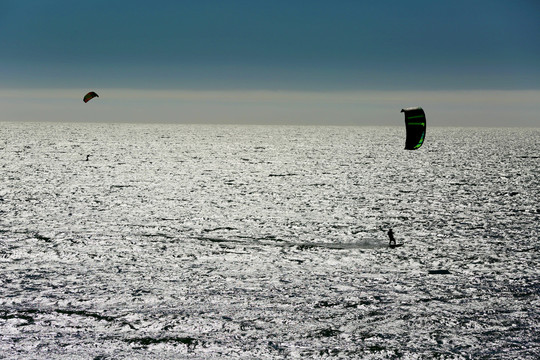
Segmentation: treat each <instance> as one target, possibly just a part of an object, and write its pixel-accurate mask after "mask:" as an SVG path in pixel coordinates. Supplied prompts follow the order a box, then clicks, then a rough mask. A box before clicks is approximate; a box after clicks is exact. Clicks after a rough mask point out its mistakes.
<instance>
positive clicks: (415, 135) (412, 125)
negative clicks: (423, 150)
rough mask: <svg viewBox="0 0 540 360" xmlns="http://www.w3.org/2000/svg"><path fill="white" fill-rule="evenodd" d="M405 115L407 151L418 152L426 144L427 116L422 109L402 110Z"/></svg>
mask: <svg viewBox="0 0 540 360" xmlns="http://www.w3.org/2000/svg"><path fill="white" fill-rule="evenodd" d="M401 112H402V113H405V129H406V130H407V139H406V140H405V150H416V149H418V148H419V147H420V146H422V144H423V143H424V138H425V137H426V114H425V113H424V110H423V109H422V108H421V107H410V108H405V109H401Z"/></svg>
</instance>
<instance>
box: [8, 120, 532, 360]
mask: <svg viewBox="0 0 540 360" xmlns="http://www.w3.org/2000/svg"><path fill="white" fill-rule="evenodd" d="M403 137H404V130H403V129H402V128H401V127H396V128H362V127H255V126H253V127H249V126H172V125H97V124H92V125H89V124H86V125H82V124H14V123H4V124H2V130H1V131H0V154H1V156H0V177H1V185H0V281H1V287H0V357H5V358H35V359H38V358H40V359H41V358H65V359H68V358H69V359H76V358H81V359H87V358H89V359H109V358H110V359H113V358H115V359H116V358H130V359H137V358H140V359H142V358H164V359H166V358H193V359H211V358H216V359H217V358H223V359H225V358H245V359H248V358H249V359H253V358H257V359H272V358H324V357H339V358H365V359H387V358H409V359H416V358H418V359H420V358H463V359H468V358H471V359H472V358H474V359H479V358H480V359H482V358H483V359H516V358H521V359H536V358H538V356H540V339H539V335H538V334H539V333H540V329H539V324H540V310H539V309H540V291H539V290H540V277H539V270H538V260H539V256H538V253H539V250H540V246H539V244H538V241H539V223H540V205H539V203H540V196H539V189H540V181H539V175H540V157H539V156H540V130H539V129H464V128H431V129H429V133H428V140H427V142H426V144H425V146H424V147H423V148H422V149H420V150H419V151H413V152H410V151H404V150H403V143H404V141H403ZM87 154H90V155H91V156H90V159H89V161H84V159H85V158H86V155H87ZM389 227H393V228H394V231H395V233H396V235H397V238H398V242H401V241H403V242H404V243H405V246H403V247H401V248H398V249H389V248H387V247H386V238H385V234H384V232H382V231H381V229H383V230H387V229H388V228H389ZM430 270H448V271H449V272H450V274H435V275H433V274H429V271H430Z"/></svg>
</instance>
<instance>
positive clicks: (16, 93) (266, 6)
mask: <svg viewBox="0 0 540 360" xmlns="http://www.w3.org/2000/svg"><path fill="white" fill-rule="evenodd" d="M538 14H540V1H538V0H452V1H432V0H408V1H402V0H378V1H360V0H327V1H322V0H264V1H263V0H174V1H167V0H162V1H139V0H130V1H124V0H116V1H110V0H108V1H102V0H93V1H91V2H82V1H73V0H67V1H66V0H0V109H2V110H1V111H0V121H75V122H77V121H87V122H177V123H220V124H221V123H241V124H302V125H309V124H313V125H323V124H327V125H401V124H402V122H403V119H402V114H400V113H399V111H400V110H401V108H403V107H409V106H422V107H423V108H424V109H425V111H426V114H427V117H428V121H429V123H431V124H432V125H436V126H532V127H538V126H540V66H539V65H540V41H539V40H538V39H540V16H539V15H538ZM91 90H93V91H96V92H97V93H98V94H100V98H98V99H94V100H92V101H91V102H89V103H88V104H84V103H83V102H82V96H83V95H84V94H85V93H86V92H87V91H91Z"/></svg>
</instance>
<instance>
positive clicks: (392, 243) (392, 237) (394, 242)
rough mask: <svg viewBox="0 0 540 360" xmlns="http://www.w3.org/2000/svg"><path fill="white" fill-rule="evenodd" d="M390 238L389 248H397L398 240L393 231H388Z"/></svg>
mask: <svg viewBox="0 0 540 360" xmlns="http://www.w3.org/2000/svg"><path fill="white" fill-rule="evenodd" d="M387 234H388V237H389V238H390V243H389V244H388V246H396V239H395V238H394V232H393V231H392V229H390V230H388V233H387Z"/></svg>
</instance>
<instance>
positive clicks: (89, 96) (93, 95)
mask: <svg viewBox="0 0 540 360" xmlns="http://www.w3.org/2000/svg"><path fill="white" fill-rule="evenodd" d="M95 97H99V95H98V94H96V93H95V92H93V91H90V92H89V93H88V94H86V95H84V97H83V101H84V102H85V103H87V102H89V101H90V100H92V99H93V98H95Z"/></svg>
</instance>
